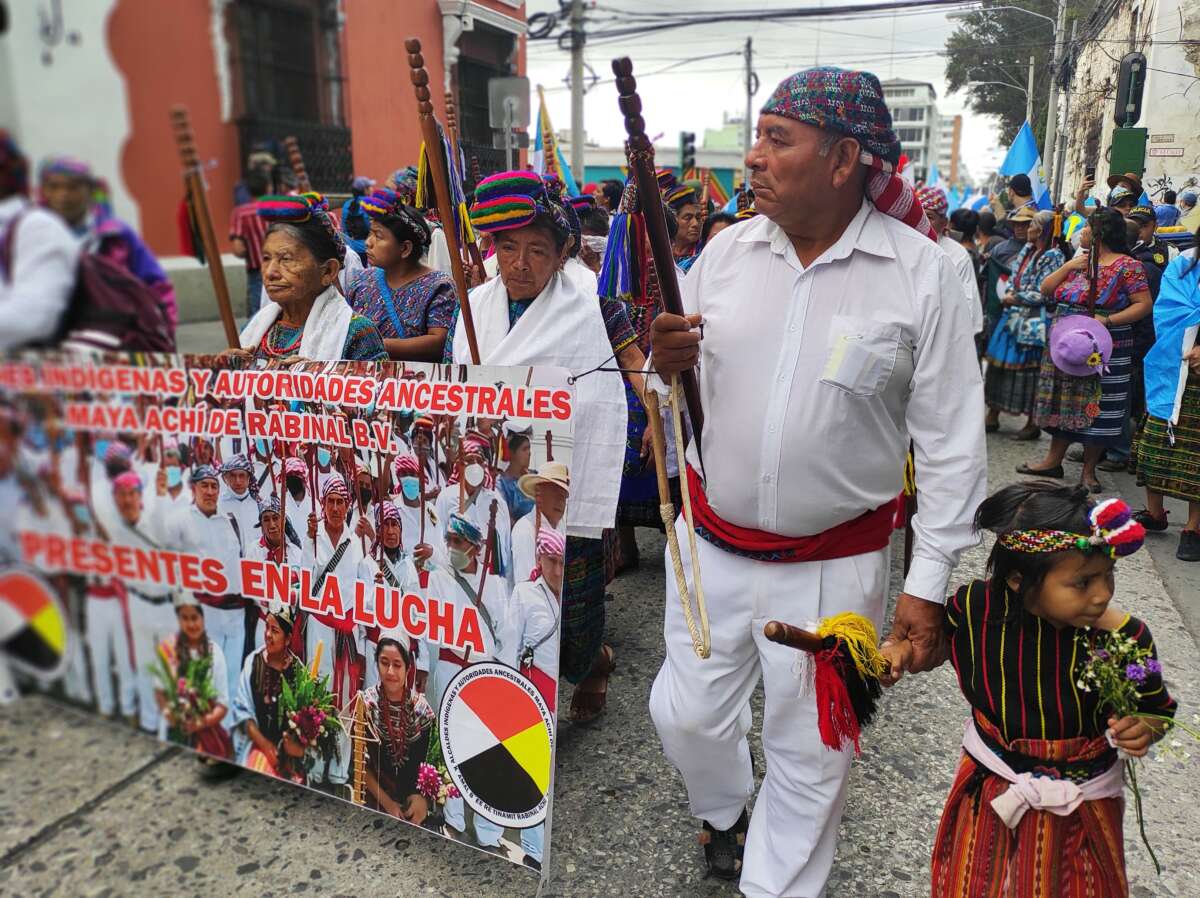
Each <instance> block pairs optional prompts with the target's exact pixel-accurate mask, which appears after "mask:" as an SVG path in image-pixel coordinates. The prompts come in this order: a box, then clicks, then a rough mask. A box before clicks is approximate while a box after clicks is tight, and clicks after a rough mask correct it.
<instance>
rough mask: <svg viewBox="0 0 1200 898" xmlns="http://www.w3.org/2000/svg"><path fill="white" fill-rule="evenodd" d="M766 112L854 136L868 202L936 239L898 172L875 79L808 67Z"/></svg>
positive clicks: (785, 84) (782, 87)
mask: <svg viewBox="0 0 1200 898" xmlns="http://www.w3.org/2000/svg"><path fill="white" fill-rule="evenodd" d="M762 113H763V114H764V115H780V116H783V117H784V118H790V119H792V120H794V121H797V122H802V123H804V124H806V125H813V126H815V127H817V128H821V129H822V130H825V131H833V132H835V133H837V134H843V135H845V136H847V137H853V138H854V139H855V140H857V141H858V146H859V154H860V155H859V159H860V161H861V162H862V164H863V165H865V166H867V168H868V169H870V172H869V173H868V175H867V183H866V195H867V198H868V199H869V200H870V201H871V202H872V203H874V205H875V207H876V208H877V209H878V210H879V211H880V212H882V213H884V214H885V215H888V216H891V217H892V218H895V219H898V220H899V221H902V222H904V223H905V224H906V225H909V226H910V227H912V228H914V229H916V230H917V231H920V232H921V233H922V234H924V235H925V236H926V237H928V238H929V239H930V240H934V241H936V240H937V234H935V233H934V230H933V227H932V226H931V225H930V224H929V219H927V218H926V217H925V210H924V209H922V208H921V204H920V203H918V202H917V198H916V194H915V192H914V191H913V187H912V185H911V184H909V183H908V182H907V181H905V180H904V179H903V178H901V177H900V176H899V174H897V173H896V166H897V165H898V164H899V162H900V141H899V139H897V137H896V132H895V131H893V130H892V114H891V113H890V112H889V111H888V108H887V104H886V103H885V102H884V101H883V88H882V87H881V86H880V84H879V79H878V78H877V77H875V76H874V75H872V74H871V73H870V72H856V71H849V70H847V69H839V68H837V67H835V66H819V67H817V68H811V69H805V70H804V71H802V72H797V73H796V74H794V75H791V76H790V77H788V78H785V79H784V80H783V81H782V82H780V84H779V86H778V87H776V88H775V92H774V93H773V94H771V98H770V99H769V100H767V102H766V105H765V106H763V108H762Z"/></svg>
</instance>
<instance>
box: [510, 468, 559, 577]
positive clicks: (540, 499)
mask: <svg viewBox="0 0 1200 898" xmlns="http://www.w3.org/2000/svg"><path fill="white" fill-rule="evenodd" d="M517 485H518V486H519V487H520V489H521V492H523V493H524V494H525V495H526V496H528V497H529V498H531V499H532V500H533V502H534V508H533V511H531V512H530V513H529V514H526V515H523V516H522V517H521V519H520V520H519V521H517V523H515V524H514V525H513V530H512V553H513V563H512V576H511V577H510V578H509V580H510V581H511V582H512V583H514V584H515V583H524V582H525V581H527V580H530V579H532V578H531V577H530V576H529V575H530V574H531V573H532V571H533V569H534V568H535V567H536V566H537V539H538V532H539V531H540V530H541V529H542V528H545V527H548V528H550V529H551V530H556V531H557V532H559V533H561V534H563V535H564V536H565V535H566V532H567V522H566V514H567V499H568V498H569V496H570V492H571V474H570V472H569V471H568V470H567V466H566V465H564V464H562V463H561V462H553V461H552V462H548V463H547V464H544V465H542V467H541V468H540V469H539V470H538V473H536V474H525V475H523V476H522V477H521V479H520V480H519V481H517Z"/></svg>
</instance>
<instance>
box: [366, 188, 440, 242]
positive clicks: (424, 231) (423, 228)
mask: <svg viewBox="0 0 1200 898" xmlns="http://www.w3.org/2000/svg"><path fill="white" fill-rule="evenodd" d="M359 205H360V206H362V208H363V211H364V212H366V213H367V215H368V216H369V217H370V218H371V219H372V220H373V221H385V220H386V219H399V220H400V221H401V222H402V223H403V224H404V225H405V227H406V228H407V229H408V230H409V231H411V232H412V237H413V238H414V242H415V243H420V244H421V246H422V247H425V246H428V245H429V240H430V237H431V233H430V228H429V222H427V221H426V220H425V217H424V216H423V215H421V213H420V212H418V211H417V210H416V209H414V208H413V207H412V206H409V205H408V204H407V203H405V201H404V197H403V196H401V195H400V194H398V193H396V191H394V190H388V189H387V188H386V187H380V188H379V189H378V190H376V191H374V192H373V193H372V194H371V195H370V196H364V197H363V198H362V199H361V200H359Z"/></svg>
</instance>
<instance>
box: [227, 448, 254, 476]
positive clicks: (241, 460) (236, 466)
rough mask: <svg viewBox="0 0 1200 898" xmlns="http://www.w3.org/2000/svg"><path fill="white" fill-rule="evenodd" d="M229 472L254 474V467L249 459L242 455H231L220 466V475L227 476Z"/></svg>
mask: <svg viewBox="0 0 1200 898" xmlns="http://www.w3.org/2000/svg"><path fill="white" fill-rule="evenodd" d="M231 471H245V472H246V473H247V474H253V473H254V465H253V464H251V462H250V459H248V458H246V456H244V455H242V454H240V453H239V454H237V455H231V456H230V457H229V458H228V459H227V460H226V461H225V463H224V464H222V465H221V473H222V474H228V473H229V472H231Z"/></svg>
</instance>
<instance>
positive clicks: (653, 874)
mask: <svg viewBox="0 0 1200 898" xmlns="http://www.w3.org/2000/svg"><path fill="white" fill-rule="evenodd" d="M1010 421H1011V419H1006V426H1008V425H1009V424H1010ZM1013 429H1015V428H1013V427H1011V426H1009V428H1008V430H1007V432H1003V433H1000V434H996V435H992V436H991V437H990V444H989V449H990V452H991V462H990V474H991V482H992V485H993V486H996V485H1000V484H1003V483H1005V482H1008V481H1010V480H1012V479H1015V475H1013V474H1012V470H1013V466H1014V465H1015V464H1017V463H1018V462H1020V461H1024V460H1026V459H1027V458H1029V457H1031V456H1034V455H1035V454H1036V450H1034V449H1032V448H1030V447H1028V446H1027V445H1024V444H1014V443H1012V442H1011V441H1009V439H1008V434H1009V433H1011V432H1012V430H1013ZM1076 472H1077V466H1071V467H1069V469H1068V475H1069V476H1071V475H1073V474H1075V473H1076ZM1105 483H1106V485H1110V486H1112V485H1114V483H1115V484H1116V485H1119V486H1120V488H1122V489H1123V490H1124V491H1125V492H1124V495H1125V497H1126V498H1127V499H1128V500H1129V501H1130V502H1131V504H1133V505H1134V507H1135V508H1137V507H1141V500H1140V497H1139V496H1138V495H1137V494H1136V491H1135V490H1134V489H1133V484H1132V479H1131V478H1124V477H1119V478H1117V480H1116V481H1114V480H1113V476H1112V475H1107V479H1105ZM1177 508H1178V506H1177ZM1182 517H1183V516H1181V515H1180V513H1179V511H1178V510H1176V512H1175V513H1174V514H1173V518H1174V519H1175V520H1176V521H1179V520H1181V519H1182ZM1149 539H1150V543H1151V551H1149V552H1139V553H1137V554H1136V555H1135V556H1133V557H1132V558H1130V559H1128V560H1125V561H1122V562H1121V565H1120V571H1119V573H1118V593H1117V600H1116V601H1117V603H1118V604H1119V605H1121V606H1123V607H1125V608H1127V609H1129V610H1131V611H1133V612H1134V613H1135V614H1138V615H1139V616H1142V617H1144V618H1145V619H1146V620H1147V621H1149V622H1150V624H1151V626H1152V627H1153V629H1154V632H1155V634H1156V637H1157V639H1158V644H1159V651H1160V654H1161V656H1162V659H1163V663H1164V665H1165V666H1166V671H1167V677H1168V682H1169V685H1170V688H1171V690H1172V692H1173V693H1174V694H1175V695H1176V696H1177V697H1179V698H1181V700H1182V703H1183V709H1182V713H1183V714H1186V715H1188V716H1189V717H1190V716H1191V715H1192V714H1193V713H1195V711H1196V704H1195V697H1196V695H1197V694H1198V687H1200V676H1198V674H1197V671H1200V652H1198V651H1197V641H1196V633H1197V627H1196V623H1197V621H1198V620H1200V588H1198V587H1197V583H1198V582H1200V576H1198V574H1200V571H1197V570H1196V568H1195V566H1193V567H1192V569H1191V570H1187V567H1186V566H1185V565H1183V564H1182V563H1181V562H1177V561H1175V560H1174V549H1175V544H1176V542H1177V540H1178V526H1177V525H1175V526H1173V527H1172V530H1171V532H1170V533H1169V534H1167V535H1163V536H1160V535H1151V536H1150V538H1149ZM642 546H643V553H644V558H646V559H655V558H658V557H661V555H660V553H661V547H662V542H661V540H660V539H659V538H658V537H656V536H654V537H652V536H650V535H647V536H646V537H645V538H644V539H643V542H642ZM895 554H897V555H898V554H899V553H898V552H896V553H895ZM985 554H986V553H985V549H984V548H983V547H980V548H978V549H976V550H974V551H972V552H970V553H969V554H968V555H967V556H966V557H965V559H964V563H963V566H962V568H961V569H960V572H959V575H958V577H957V578H956V580H958V581H959V582H961V581H962V580H963V579H966V578H967V577H968V576H973V575H976V574H978V573H979V572H980V570H981V568H982V565H983V562H984V558H985ZM1164 581H1165V582H1166V587H1164ZM897 583H898V572H895V571H894V584H893V587H895V585H896V584H897ZM662 586H663V572H662V568H661V565H659V564H652V565H647V564H644V566H643V569H642V570H641V571H640V572H639V573H637V574H635V575H630V576H627V577H624V578H622V579H620V580H618V581H617V582H616V583H615V584H614V586H613V589H612V593H613V601H612V603H611V605H610V618H609V620H610V633H611V641H612V643H613V645H614V646H615V648H616V652H617V657H618V659H619V667H618V670H617V673H616V675H615V676H614V678H613V680H612V687H611V691H610V703H609V711H608V713H607V715H606V716H605V717H604V718H603V719H602V720H601V721H600V722H599V723H597V724H596V725H594V726H593V727H591V728H589V729H579V728H573V727H571V726H570V725H569V724H564V725H563V726H562V728H561V730H560V733H559V747H558V765H557V784H556V789H555V796H556V798H555V806H554V807H555V818H554V833H553V852H554V860H553V878H552V880H551V883H550V885H549V886H548V887H547V888H546V889H545V890H544V892H543V894H544V895H546V896H559V898H567V896H571V898H584V896H600V895H635V896H681V895H687V896H689V898H708V896H725V895H730V896H731V895H734V894H736V892H735V890H734V889H733V888H732V887H730V886H728V885H724V884H719V883H717V882H713V881H705V880H703V879H702V874H701V862H700V851H699V848H698V847H697V845H696V842H695V829H696V827H695V824H694V822H693V821H692V820H690V819H689V817H688V814H687V809H686V804H685V801H684V796H683V794H682V789H681V786H680V783H679V780H678V778H677V776H676V774H675V772H674V771H673V769H671V768H670V767H669V766H668V765H667V764H666V762H665V761H664V760H663V757H662V754H661V752H660V748H659V745H658V740H657V738H656V737H655V735H654V731H653V729H652V727H651V725H650V721H649V717H648V714H647V711H646V699H647V695H648V693H649V689H650V684H651V681H652V679H653V677H654V674H655V671H656V670H657V667H658V664H659V661H660V658H661V649H660V643H661V634H660V629H661V623H660V618H661V612H662V594H663V593H662ZM894 591H895V590H894V588H893V592H894ZM1188 622H1190V623H1191V628H1190V631H1189V628H1188V625H1187V624H1188ZM565 699H566V696H565V695H564V700H565ZM965 708H966V705H965V703H964V702H963V700H962V698H961V696H960V695H959V693H958V691H957V687H956V685H955V682H954V678H953V676H952V674H951V671H950V669H949V668H948V667H947V668H943V669H942V670H940V671H938V672H936V673H934V674H932V675H926V676H921V677H916V678H908V679H906V680H905V681H903V682H902V683H901V684H900V685H899V686H898V687H897V688H896V689H895V690H893V691H892V692H891V693H889V694H888V695H887V696H886V697H885V703H884V706H883V712H882V713H881V715H880V719H879V722H878V723H877V725H875V726H874V728H873V729H872V730H871V731H870V732H869V735H868V738H867V739H866V742H865V746H864V752H863V757H862V759H861V760H860V761H858V762H856V763H855V765H854V768H853V773H852V781H851V797H850V802H849V807H848V809H847V813H846V817H845V821H844V823H843V826H842V839H841V844H840V849H839V853H838V858H837V863H836V867H835V869H834V873H833V879H832V882H831V885H830V889H829V894H830V896H838V898H840V896H851V895H853V896H864V898H866V896H878V898H917V896H921V895H926V894H928V858H929V851H930V847H931V844H932V841H933V835H934V831H935V828H936V825H937V820H938V815H939V813H940V809H941V805H942V802H943V800H944V798H945V795H946V792H947V790H948V788H949V786H950V781H951V778H952V775H953V770H954V766H955V762H956V759H957V745H958V739H959V738H960V736H961V732H962V721H963V719H964V715H965ZM1196 764H1197V761H1196V759H1192V760H1191V761H1177V760H1170V761H1161V762H1154V761H1151V762H1149V763H1147V764H1146V765H1144V768H1145V774H1144V781H1145V783H1144V789H1145V793H1146V795H1147V796H1148V817H1149V824H1148V829H1149V832H1150V835H1151V839H1152V843H1153V845H1154V847H1155V849H1156V851H1157V852H1158V856H1159V858H1160V859H1161V861H1162V862H1163V865H1164V867H1165V871H1164V873H1163V875H1162V877H1161V878H1156V877H1155V876H1154V873H1153V869H1152V867H1151V866H1150V863H1149V859H1148V857H1147V855H1146V852H1145V850H1144V848H1143V847H1142V846H1141V844H1140V842H1139V841H1138V840H1137V837H1136V827H1135V825H1134V823H1133V817H1132V812H1130V814H1129V815H1127V821H1126V837H1127V855H1128V857H1129V862H1130V871H1131V880H1132V882H1133V884H1134V885H1133V892H1132V894H1133V895H1134V896H1135V898H1151V896H1153V898H1167V896H1178V898H1184V896H1189V898H1190V896H1195V895H1198V894H1200V868H1198V867H1197V865H1196V863H1195V834H1196V833H1197V832H1200V786H1198V785H1197V783H1198V782H1200V777H1198V776H1197V766H1196ZM762 766H763V764H762V759H761V756H760V757H759V769H760V770H761V769H762ZM196 767H197V765H196V763H195V762H194V761H193V760H192V759H191V758H190V757H188V756H187V755H185V754H182V753H180V752H179V751H177V750H173V749H163V748H160V747H159V746H158V745H157V744H156V743H154V742H152V741H151V740H149V739H145V738H142V737H139V736H137V735H135V734H132V733H130V732H129V731H128V730H127V729H126V728H124V727H122V726H119V725H116V724H110V723H105V722H102V721H99V720H96V719H94V718H92V717H90V716H88V715H85V714H82V713H80V712H78V711H75V710H72V709H69V708H64V707H63V706H61V705H58V704H55V703H53V702H51V701H48V700H44V699H37V698H34V699H28V700H25V701H23V702H21V703H18V704H17V705H16V706H14V707H11V708H8V709H5V710H3V711H0V781H2V782H3V790H2V792H0V895H14V896H15V895H20V896H34V895H38V896H41V895H71V896H117V895H140V894H146V895H253V896H280V895H295V894H301V893H303V894H311V895H330V896H332V895H364V896H365V895H371V896H374V895H401V896H409V895H443V896H463V898H467V896H470V898H474V896H479V895H488V896H497V898H500V896H530V895H533V894H534V893H535V891H536V888H537V880H536V879H535V878H534V877H533V876H532V875H530V874H528V873H526V872H525V871H523V870H521V869H518V868H517V867H510V866H508V865H506V864H504V863H503V862H499V861H497V860H496V859H494V858H491V857H488V856H487V855H484V854H481V853H478V852H475V851H472V850H470V849H467V848H464V847H461V846H458V845H454V844H451V843H448V842H445V841H443V840H440V839H437V838H434V837H432V836H430V835H428V834H426V833H424V832H421V831H418V830H415V829H413V828H411V827H409V826H407V825H405V824H403V823H399V822H395V821H391V820H385V819H383V818H381V817H377V816H375V815H372V814H370V813H367V812H362V811H355V810H352V809H351V808H349V807H347V806H343V805H339V804H337V803H336V802H333V801H330V800H329V799H328V798H326V797H324V796H321V795H317V794H315V793H309V792H305V791H303V790H301V789H297V788H292V787H289V786H287V785H284V784H282V783H280V782H277V781H274V780H268V779H264V778H261V777H258V776H252V775H249V774H244V775H242V776H240V777H238V778H237V779H235V780H233V781H231V782H228V783H224V784H220V785H215V786H209V785H206V784H204V783H202V782H201V781H200V779H199V777H198V775H197V770H196Z"/></svg>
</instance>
